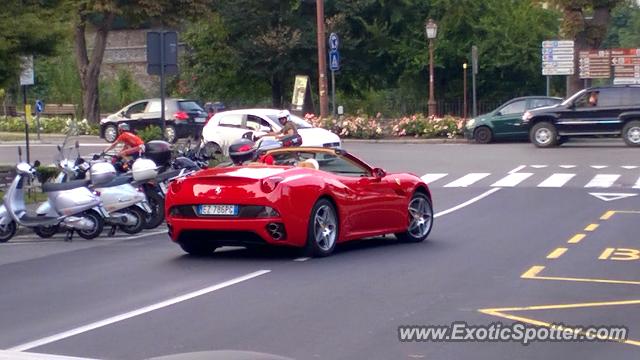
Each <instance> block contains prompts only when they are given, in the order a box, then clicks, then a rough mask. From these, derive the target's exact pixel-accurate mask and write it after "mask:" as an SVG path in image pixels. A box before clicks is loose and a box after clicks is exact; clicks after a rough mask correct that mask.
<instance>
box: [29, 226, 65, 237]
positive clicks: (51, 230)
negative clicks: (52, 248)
mask: <svg viewBox="0 0 640 360" xmlns="http://www.w3.org/2000/svg"><path fill="white" fill-rule="evenodd" d="M59 229H60V227H59V226H58V225H51V226H38V227H35V228H33V232H34V233H36V235H38V236H40V237H41V238H43V239H48V238H50V237H52V236H53V235H55V234H57V233H58V230H59Z"/></svg>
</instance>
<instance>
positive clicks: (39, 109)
mask: <svg viewBox="0 0 640 360" xmlns="http://www.w3.org/2000/svg"><path fill="white" fill-rule="evenodd" d="M43 111H44V102H42V100H40V99H38V100H36V113H38V114H39V113H41V112H43Z"/></svg>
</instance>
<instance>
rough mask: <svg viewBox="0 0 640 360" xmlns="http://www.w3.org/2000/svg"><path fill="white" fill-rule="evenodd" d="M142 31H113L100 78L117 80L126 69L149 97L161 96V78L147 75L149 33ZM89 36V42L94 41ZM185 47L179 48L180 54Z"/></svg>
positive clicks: (108, 41)
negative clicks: (120, 72)
mask: <svg viewBox="0 0 640 360" xmlns="http://www.w3.org/2000/svg"><path fill="white" fill-rule="evenodd" d="M148 31H149V30H148V29H142V30H112V31H110V32H109V37H108V38H107V48H106V49H105V53H104V59H103V62H102V69H101V71H100V74H101V75H100V76H101V78H102V79H113V78H116V77H117V75H118V72H119V71H120V70H122V69H126V70H128V71H129V72H131V74H132V75H133V77H134V79H136V81H137V82H138V84H139V85H140V86H141V87H142V88H143V89H144V90H145V92H146V94H147V95H148V96H158V95H159V94H160V77H158V76H155V75H154V76H152V75H148V74H147V32H148ZM92 38H93V35H92V34H91V35H89V39H88V40H93V39H92ZM183 50H184V46H179V50H178V51H179V52H178V54H180V52H182V51H183Z"/></svg>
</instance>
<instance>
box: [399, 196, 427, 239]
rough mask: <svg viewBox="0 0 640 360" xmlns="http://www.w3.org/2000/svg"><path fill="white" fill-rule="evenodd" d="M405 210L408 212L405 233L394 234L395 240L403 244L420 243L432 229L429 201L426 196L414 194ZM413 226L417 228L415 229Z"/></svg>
mask: <svg viewBox="0 0 640 360" xmlns="http://www.w3.org/2000/svg"><path fill="white" fill-rule="evenodd" d="M421 206H422V207H421ZM407 208H408V211H409V224H408V225H407V231H405V232H403V233H398V234H396V238H398V240H400V241H404V242H414V243H415V242H422V241H424V240H425V239H426V238H427V237H428V236H429V234H430V233H431V229H433V207H432V206H431V200H430V199H429V197H428V196H427V195H426V194H424V193H422V192H416V193H414V194H413V196H412V197H411V200H410V201H409V204H408V205H407ZM422 209H423V210H422ZM416 216H419V217H420V218H418V217H416ZM420 221H422V222H420ZM414 225H415V226H417V228H416V227H415V226H414ZM416 230H417V231H416Z"/></svg>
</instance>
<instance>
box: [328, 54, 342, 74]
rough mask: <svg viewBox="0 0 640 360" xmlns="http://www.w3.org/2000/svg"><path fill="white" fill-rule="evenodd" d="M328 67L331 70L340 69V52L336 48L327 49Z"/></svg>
mask: <svg viewBox="0 0 640 360" xmlns="http://www.w3.org/2000/svg"><path fill="white" fill-rule="evenodd" d="M329 68H330V69H331V71H338V70H340V53H339V52H338V50H331V51H329Z"/></svg>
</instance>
